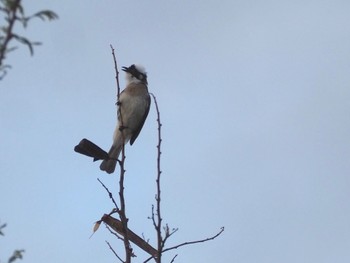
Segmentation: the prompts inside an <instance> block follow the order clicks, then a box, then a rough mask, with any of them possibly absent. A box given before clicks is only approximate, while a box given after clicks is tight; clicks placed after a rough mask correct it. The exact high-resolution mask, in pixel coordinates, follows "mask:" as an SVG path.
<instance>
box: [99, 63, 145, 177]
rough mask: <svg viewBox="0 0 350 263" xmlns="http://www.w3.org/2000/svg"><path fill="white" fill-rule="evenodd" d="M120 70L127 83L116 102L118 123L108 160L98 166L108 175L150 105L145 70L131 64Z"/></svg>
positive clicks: (132, 140) (133, 135)
mask: <svg viewBox="0 0 350 263" xmlns="http://www.w3.org/2000/svg"><path fill="white" fill-rule="evenodd" d="M122 70H123V71H125V73H126V82H127V83H126V87H125V89H124V90H123V91H122V92H121V93H120V96H119V100H118V102H117V105H118V111H117V116H118V123H117V126H116V128H115V131H114V135H113V144H112V146H111V148H110V150H109V152H108V158H107V159H104V160H103V161H102V163H101V165H100V169H101V170H102V171H105V172H107V173H108V174H111V173H113V172H114V170H115V167H116V164H117V160H118V157H119V155H120V152H121V150H122V148H123V145H125V144H127V143H128V142H129V141H130V145H132V144H133V143H134V142H135V140H136V138H137V137H138V135H139V134H140V131H141V129H142V127H143V125H144V123H145V121H146V118H147V116H148V113H149V109H150V104H151V97H150V94H149V93H148V82H147V73H146V70H145V68H144V67H143V66H141V65H139V64H132V65H131V66H130V67H122Z"/></svg>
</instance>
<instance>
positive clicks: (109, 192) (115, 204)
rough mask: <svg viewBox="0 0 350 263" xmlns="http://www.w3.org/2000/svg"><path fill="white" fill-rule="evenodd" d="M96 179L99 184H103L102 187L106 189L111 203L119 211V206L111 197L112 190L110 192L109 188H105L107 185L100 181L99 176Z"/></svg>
mask: <svg viewBox="0 0 350 263" xmlns="http://www.w3.org/2000/svg"><path fill="white" fill-rule="evenodd" d="M97 181H99V182H100V184H101V185H102V186H103V188H104V189H106V191H107V193H108V195H109V198H110V199H111V200H112V202H113V204H114V206H115V208H116V209H117V211H119V208H118V205H117V202H116V201H115V200H114V197H113V194H112V192H111V191H109V189H108V188H107V186H105V185H104V183H102V181H101V180H100V179H99V178H97Z"/></svg>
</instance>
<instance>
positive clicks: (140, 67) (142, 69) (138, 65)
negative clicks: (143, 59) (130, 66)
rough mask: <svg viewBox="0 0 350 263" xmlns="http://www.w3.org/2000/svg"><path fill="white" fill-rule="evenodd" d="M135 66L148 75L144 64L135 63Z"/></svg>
mask: <svg viewBox="0 0 350 263" xmlns="http://www.w3.org/2000/svg"><path fill="white" fill-rule="evenodd" d="M134 65H135V68H136V69H137V70H138V71H139V72H140V73H142V74H145V75H147V72H146V69H145V67H144V66H142V65H141V64H134Z"/></svg>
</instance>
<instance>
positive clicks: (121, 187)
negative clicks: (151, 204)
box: [110, 45, 133, 263]
mask: <svg viewBox="0 0 350 263" xmlns="http://www.w3.org/2000/svg"><path fill="white" fill-rule="evenodd" d="M110 46H111V49H112V56H113V61H114V69H115V77H116V82H117V103H116V104H117V105H118V116H119V119H120V124H121V127H123V116H122V112H121V105H120V101H119V98H120V85H119V71H118V64H117V59H116V56H115V52H114V48H113V46H112V45H110ZM121 134H122V141H123V142H124V141H125V140H124V132H123V130H121ZM124 163H125V143H123V144H122V159H121V161H120V162H119V166H120V175H119V199H120V210H119V217H120V220H121V222H122V226H123V233H124V248H125V257H126V260H125V262H126V263H130V262H131V257H132V256H133V251H132V248H131V246H130V242H129V237H128V231H129V229H128V218H127V217H126V212H125V198H124V176H125V169H124Z"/></svg>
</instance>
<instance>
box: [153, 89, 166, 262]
mask: <svg viewBox="0 0 350 263" xmlns="http://www.w3.org/2000/svg"><path fill="white" fill-rule="evenodd" d="M150 95H152V97H153V100H154V104H155V106H156V111H157V123H158V145H157V179H156V184H157V194H156V203H157V222H155V218H154V211H153V210H154V209H153V206H152V220H153V225H154V226H155V228H156V231H157V243H158V256H157V262H158V263H160V262H161V256H162V250H163V247H164V243H165V242H164V241H165V240H163V237H162V216H161V209H160V208H161V207H160V202H161V189H160V176H161V173H162V171H161V170H160V155H161V154H162V152H161V144H162V124H161V122H160V112H159V108H158V103H157V98H156V96H155V95H154V94H153V93H150Z"/></svg>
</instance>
